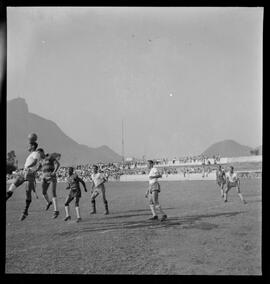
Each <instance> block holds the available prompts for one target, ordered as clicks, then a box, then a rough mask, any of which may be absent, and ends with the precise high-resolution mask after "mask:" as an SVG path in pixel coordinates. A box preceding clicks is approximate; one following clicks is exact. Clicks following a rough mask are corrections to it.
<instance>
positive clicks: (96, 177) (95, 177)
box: [91, 173, 106, 187]
mask: <svg viewBox="0 0 270 284" xmlns="http://www.w3.org/2000/svg"><path fill="white" fill-rule="evenodd" d="M91 179H92V181H93V182H94V185H95V187H98V186H99V185H100V184H101V183H102V182H104V180H106V178H105V176H104V174H103V173H96V174H92V175H91Z"/></svg>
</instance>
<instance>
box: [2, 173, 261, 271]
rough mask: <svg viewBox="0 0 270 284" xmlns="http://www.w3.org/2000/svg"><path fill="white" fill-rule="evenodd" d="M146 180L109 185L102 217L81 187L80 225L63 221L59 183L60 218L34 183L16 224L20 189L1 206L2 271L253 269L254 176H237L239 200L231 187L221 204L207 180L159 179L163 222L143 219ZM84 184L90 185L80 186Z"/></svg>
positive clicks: (257, 224)
mask: <svg viewBox="0 0 270 284" xmlns="http://www.w3.org/2000/svg"><path fill="white" fill-rule="evenodd" d="M146 187H147V182H124V183H123V182H109V183H107V199H108V201H109V208H110V215H108V216H104V215H103V211H104V208H103V204H102V201H101V199H100V198H98V199H97V212H98V214H97V215H94V216H90V215H89V212H90V194H89V192H88V193H84V192H82V198H81V201H80V207H81V215H82V222H81V223H76V222H75V220H76V218H75V212H74V211H75V210H74V203H72V204H71V206H70V212H71V217H72V220H71V221H69V222H68V223H66V222H64V221H63V219H64V200H65V198H66V196H67V194H68V191H66V190H65V184H63V183H59V184H58V190H57V192H58V198H59V208H60V216H59V217H58V219H56V220H54V219H52V218H51V217H52V213H53V212H52V211H50V210H49V211H45V209H44V207H45V202H44V200H43V199H42V197H41V188H40V184H38V185H37V192H38V195H39V199H33V202H32V204H31V208H30V210H29V216H28V218H27V219H26V220H24V221H23V222H21V221H19V217H20V214H21V211H22V209H23V206H24V194H25V192H24V188H23V187H21V188H19V189H17V190H16V192H15V194H14V196H13V197H12V198H11V199H10V200H9V202H7V207H6V208H7V209H6V267H5V270H6V273H46V274H47V273H49V274H50V273H56V274H62V273H63V274H182V275H183V274H184V275H190V274H192V275H196V274H200V275H205V274H213V275H260V274H261V179H260V178H259V179H242V180H241V189H242V192H243V195H244V197H245V198H246V200H247V202H248V203H247V204H246V205H244V204H242V203H241V202H240V201H239V199H238V196H237V194H236V192H235V191H234V190H233V189H232V190H231V191H230V194H229V198H228V203H227V204H225V203H224V202H223V201H222V200H221V198H220V193H219V191H218V190H217V188H216V184H215V181H188V182H186V181H170V182H166V181H161V196H160V202H161V204H162V206H163V208H164V210H165V212H166V213H167V215H168V220H167V222H164V223H160V222H159V221H157V222H153V221H148V220H147V219H148V218H149V217H150V210H149V207H148V202H147V200H146V199H145V198H144V193H145V189H146ZM87 188H90V184H89V183H87Z"/></svg>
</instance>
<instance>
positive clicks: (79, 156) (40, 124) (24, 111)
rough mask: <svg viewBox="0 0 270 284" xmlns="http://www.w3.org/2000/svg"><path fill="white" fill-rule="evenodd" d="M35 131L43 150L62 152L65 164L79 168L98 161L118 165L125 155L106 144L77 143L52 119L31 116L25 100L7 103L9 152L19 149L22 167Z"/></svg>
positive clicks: (18, 156)
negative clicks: (99, 145) (29, 141)
mask: <svg viewBox="0 0 270 284" xmlns="http://www.w3.org/2000/svg"><path fill="white" fill-rule="evenodd" d="M31 132H35V133H37V135H38V144H39V147H41V148H44V150H45V152H46V153H47V152H48V153H50V152H59V153H61V154H62V156H61V164H62V165H75V164H80V163H82V164H86V163H97V162H118V161H120V160H121V156H120V155H119V154H117V153H115V152H114V151H113V150H111V149H110V148H109V147H108V146H106V145H103V146H101V147H98V148H91V147H88V146H86V145H82V144H79V143H77V142H76V141H75V140H73V139H72V138H70V137H68V136H67V135H66V134H65V133H64V132H63V131H62V130H61V129H60V128H59V127H58V126H57V124H56V123H54V122H53V121H51V120H48V119H45V118H42V117H40V116H38V115H36V114H34V113H30V112H29V110H28V105H27V103H26V101H25V99H23V98H16V99H13V100H10V101H8V102H7V151H11V150H15V153H16V156H17V159H18V164H19V167H22V166H23V163H24V161H25V158H26V157H27V155H28V152H27V145H28V139H27V136H28V134H29V133H31Z"/></svg>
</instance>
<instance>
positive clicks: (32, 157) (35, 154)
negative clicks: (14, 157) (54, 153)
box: [24, 151, 40, 171]
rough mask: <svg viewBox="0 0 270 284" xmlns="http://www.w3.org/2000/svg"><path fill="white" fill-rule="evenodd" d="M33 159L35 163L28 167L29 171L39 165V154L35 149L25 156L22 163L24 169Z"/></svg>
mask: <svg viewBox="0 0 270 284" xmlns="http://www.w3.org/2000/svg"><path fill="white" fill-rule="evenodd" d="M34 160H37V163H36V164H35V165H34V166H32V167H30V168H29V169H30V170H31V171H35V170H37V168H38V166H39V161H40V154H39V152H37V151H33V152H31V153H30V154H29V155H28V157H27V158H26V161H25V164H24V169H26V168H27V167H28V166H29V165H31V164H32V163H33V161H34Z"/></svg>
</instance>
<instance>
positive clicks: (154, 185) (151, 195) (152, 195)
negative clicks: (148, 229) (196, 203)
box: [145, 160, 167, 221]
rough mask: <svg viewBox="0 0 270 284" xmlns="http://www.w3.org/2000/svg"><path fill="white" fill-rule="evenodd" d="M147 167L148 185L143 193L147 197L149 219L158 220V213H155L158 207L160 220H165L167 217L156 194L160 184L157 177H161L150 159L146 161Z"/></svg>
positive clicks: (158, 191)
mask: <svg viewBox="0 0 270 284" xmlns="http://www.w3.org/2000/svg"><path fill="white" fill-rule="evenodd" d="M148 169H149V170H150V171H149V175H148V177H149V187H148V189H147V191H146V193H145V197H146V198H147V197H148V200H149V206H150V209H151V212H152V214H153V216H152V217H151V218H150V219H149V220H158V215H157V213H156V209H159V211H160V213H161V214H162V217H161V221H165V220H166V219H167V215H166V214H165V212H164V211H163V210H162V208H161V205H160V204H159V201H158V194H159V193H160V184H159V182H158V179H159V178H161V177H162V175H161V174H160V173H159V171H158V169H157V168H156V167H154V162H153V161H152V160H149V161H148Z"/></svg>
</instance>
